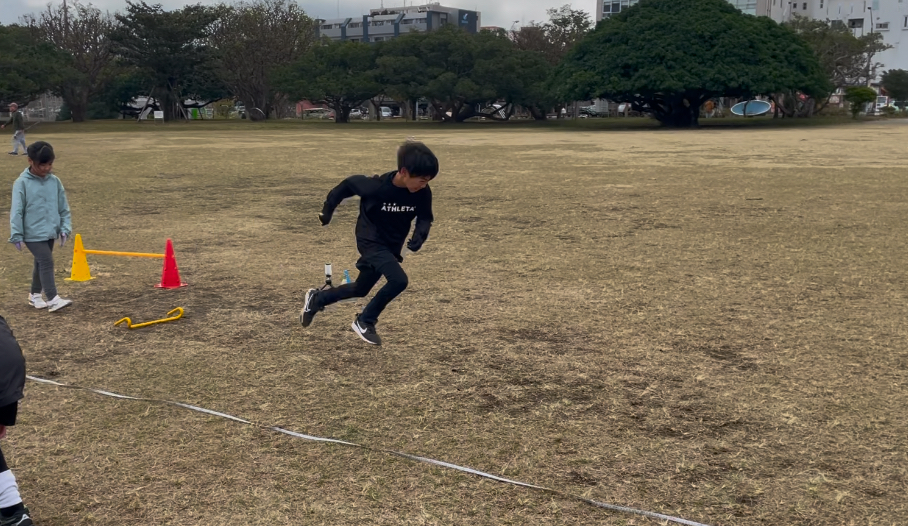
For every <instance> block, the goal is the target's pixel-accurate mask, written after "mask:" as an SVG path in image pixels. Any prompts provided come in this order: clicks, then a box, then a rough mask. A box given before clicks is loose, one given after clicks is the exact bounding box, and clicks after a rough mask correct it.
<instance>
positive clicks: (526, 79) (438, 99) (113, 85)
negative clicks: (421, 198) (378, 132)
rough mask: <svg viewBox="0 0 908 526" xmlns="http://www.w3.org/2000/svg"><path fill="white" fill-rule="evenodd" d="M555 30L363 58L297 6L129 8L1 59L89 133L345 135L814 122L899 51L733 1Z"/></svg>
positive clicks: (37, 36) (24, 28)
mask: <svg viewBox="0 0 908 526" xmlns="http://www.w3.org/2000/svg"><path fill="white" fill-rule="evenodd" d="M549 16H550V19H549V21H547V22H545V23H539V24H536V23H532V24H530V25H528V26H524V27H522V28H520V29H518V30H515V31H500V32H494V33H491V32H483V33H480V34H476V35H473V34H468V33H466V32H463V31H461V30H459V29H457V28H456V27H454V26H446V27H443V28H441V29H439V30H437V31H433V32H429V33H416V32H414V33H410V34H407V35H404V36H402V37H400V38H398V39H394V40H391V41H387V42H379V43H375V44H365V43H358V42H330V41H327V40H326V41H317V39H316V37H315V35H316V31H315V21H313V20H312V19H311V18H310V17H308V16H307V15H306V13H305V12H303V10H302V9H300V8H299V6H298V5H297V4H296V3H294V2H293V1H292V0H252V1H251V2H240V3H236V4H232V5H227V4H220V5H215V6H203V5H190V6H186V7H183V8H182V9H178V10H172V11H167V10H164V9H163V7H162V6H160V5H148V4H146V3H145V2H136V3H134V2H132V1H128V2H127V8H126V10H125V11H123V12H121V13H116V14H110V13H105V12H101V11H100V10H98V9H96V8H94V7H92V6H91V5H83V4H80V3H78V1H76V2H72V3H71V4H70V6H69V7H68V8H66V9H64V8H62V7H59V6H57V7H54V6H48V8H47V9H46V10H45V11H44V12H42V13H39V14H38V15H31V16H27V17H24V19H23V24H22V25H14V26H5V27H4V26H0V49H3V50H9V53H6V52H3V54H2V55H0V102H3V101H5V102H9V101H13V100H17V101H20V102H24V101H28V100H30V99H31V98H33V97H35V96H37V95H38V94H40V93H42V92H44V91H46V90H48V89H50V90H51V91H54V92H55V93H57V94H59V95H61V96H62V97H63V99H64V101H65V103H66V104H67V106H68V107H69V108H70V110H71V112H72V118H73V120H74V121H81V120H85V119H86V118H89V117H90V116H93V115H103V114H104V113H105V112H110V110H111V108H116V109H120V110H123V109H125V108H127V107H128V106H124V103H127V102H128V101H131V100H133V99H134V97H135V96H136V95H139V94H142V95H145V94H147V95H148V96H149V97H150V98H151V99H152V100H154V101H155V104H156V105H157V106H158V107H159V108H160V109H162V110H164V112H165V118H166V119H173V118H179V117H180V116H181V115H183V114H184V111H185V110H186V109H187V108H188V107H192V106H196V107H201V106H204V105H207V104H209V103H210V102H211V101H214V100H218V99H222V98H228V97H229V98H234V99H238V100H241V101H243V102H244V103H245V104H246V107H247V111H248V114H249V116H250V118H253V119H265V118H269V117H272V116H278V117H280V116H283V115H282V114H281V112H282V111H284V109H285V108H287V107H288V103H289V102H291V101H295V100H299V99H308V100H312V101H316V102H324V103H327V104H329V105H330V106H331V107H332V108H333V109H334V110H335V115H336V119H337V120H338V121H339V122H344V121H346V120H347V118H348V116H349V113H350V111H351V110H352V109H353V108H355V107H357V106H360V105H362V104H363V103H364V102H366V101H368V100H372V101H373V102H375V103H377V104H380V103H381V101H382V99H383V98H387V97H390V98H393V99H395V100H398V101H413V100H415V99H424V100H426V101H428V103H429V104H430V105H431V106H432V107H433V108H434V110H435V111H434V113H435V115H436V116H439V117H440V118H442V119H443V120H447V121H463V120H465V119H468V118H470V117H473V116H475V115H476V112H477V108H483V107H489V106H490V105H492V104H496V106H495V107H494V108H495V109H496V111H493V112H489V113H488V114H487V116H489V117H492V118H505V119H506V118H509V117H510V115H512V114H513V113H514V111H515V110H516V108H518V107H522V108H525V109H526V110H528V111H529V113H530V114H531V115H532V116H533V117H534V118H536V119H544V118H545V116H546V114H547V113H549V112H551V111H553V110H555V111H557V110H558V109H560V108H561V107H563V105H564V104H565V103H567V102H568V101H573V100H588V99H593V98H606V99H610V100H613V101H615V102H628V103H631V104H632V106H633V107H634V109H635V110H637V111H641V112H646V113H649V114H651V115H653V116H654V117H655V118H656V119H658V120H659V121H661V122H663V123H664V124H667V125H672V126H691V125H696V124H697V119H698V115H699V110H700V106H701V105H702V104H703V103H704V102H705V101H707V100H709V99H712V98H716V97H740V98H745V97H753V96H758V95H762V96H767V97H770V98H772V99H773V100H774V101H775V102H776V103H777V104H776V106H777V108H779V111H780V112H781V113H782V114H783V115H784V116H789V117H801V116H810V115H813V114H814V113H815V112H817V111H819V110H821V109H822V108H823V107H824V106H825V104H826V103H827V101H828V100H829V95H830V94H831V93H833V92H834V91H835V90H836V89H837V88H840V87H846V86H855V85H867V84H868V83H869V81H870V80H871V78H873V77H875V75H876V72H875V71H876V68H877V67H878V66H879V65H878V64H876V63H875V62H874V56H875V55H876V54H877V53H879V52H880V51H882V50H883V49H885V48H886V46H885V45H884V44H883V42H882V38H881V36H880V34H879V33H871V34H868V35H865V36H862V37H855V36H854V35H853V34H852V32H851V31H850V30H848V29H847V28H844V27H838V26H836V25H833V24H828V23H826V22H822V21H815V20H808V19H804V18H795V19H794V20H793V21H791V22H789V23H786V24H782V25H779V24H776V23H775V22H773V21H771V20H770V19H768V18H763V17H753V16H748V15H744V14H742V13H741V12H740V11H738V10H737V9H735V8H734V7H733V6H731V4H729V3H728V2H727V1H726V0H690V1H687V2H677V1H676V0H643V1H641V2H640V3H638V4H637V5H635V6H632V7H630V8H627V9H626V10H624V11H622V12H621V13H619V14H617V15H614V16H612V17H611V18H609V19H607V20H604V21H603V22H601V23H600V24H599V25H598V26H597V27H596V28H593V27H592V25H591V22H590V18H589V16H588V14H587V13H585V12H583V11H578V10H574V9H572V8H571V7H570V6H569V5H567V6H564V7H562V8H560V9H553V10H550V11H549ZM887 78H888V79H890V80H892V79H894V80H898V78H899V75H898V74H895V75H893V72H890V73H888V74H887V75H886V76H884V80H885V79H887ZM894 80H893V82H894ZM890 83H892V82H890ZM896 84H897V82H896ZM893 95H894V93H893ZM187 101H189V102H187ZM499 106H502V107H501V110H500V111H497V110H498V107H499Z"/></svg>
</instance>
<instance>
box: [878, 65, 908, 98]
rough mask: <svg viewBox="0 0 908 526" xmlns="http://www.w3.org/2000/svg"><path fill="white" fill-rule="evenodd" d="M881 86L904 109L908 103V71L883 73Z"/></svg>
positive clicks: (892, 70)
mask: <svg viewBox="0 0 908 526" xmlns="http://www.w3.org/2000/svg"><path fill="white" fill-rule="evenodd" d="M880 85H881V86H883V89H884V90H886V93H888V94H889V96H890V97H892V98H893V99H895V100H896V101H898V102H899V103H900V105H901V106H902V107H904V105H905V101H908V71H905V70H904V69H890V70H889V71H887V72H885V73H883V77H882V78H881V79H880Z"/></svg>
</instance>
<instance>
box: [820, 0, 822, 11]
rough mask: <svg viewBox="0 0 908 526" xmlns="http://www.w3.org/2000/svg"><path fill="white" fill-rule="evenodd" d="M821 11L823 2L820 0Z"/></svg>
mask: <svg viewBox="0 0 908 526" xmlns="http://www.w3.org/2000/svg"><path fill="white" fill-rule="evenodd" d="M820 9H823V0H820Z"/></svg>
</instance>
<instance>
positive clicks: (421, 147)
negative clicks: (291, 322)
mask: <svg viewBox="0 0 908 526" xmlns="http://www.w3.org/2000/svg"><path fill="white" fill-rule="evenodd" d="M436 175H438V158H437V157H435V154H434V153H432V150H430V149H429V148H428V147H427V146H426V145H425V144H423V143H421V142H407V143H406V144H404V145H403V146H401V147H400V148H398V150H397V170H394V171H391V172H388V173H386V174H384V175H374V176H372V177H367V176H365V175H354V176H351V177H348V178H347V179H344V180H343V181H342V182H341V183H340V184H339V185H337V187H335V188H334V189H333V190H331V192H330V193H329V194H328V198H327V199H326V200H325V205H324V208H323V209H322V212H321V213H320V214H319V215H318V218H319V221H320V222H321V224H322V226H327V225H328V224H329V223H330V222H331V218H332V216H333V215H334V210H335V209H336V208H337V206H338V205H339V204H340V202H341V201H343V200H344V199H347V198H348V197H353V196H355V195H356V196H359V197H360V205H359V218H358V219H357V220H356V248H357V250H358V251H359V254H360V258H359V260H358V261H357V262H356V268H357V270H359V275H358V276H357V277H356V281H354V282H353V283H349V284H346V285H341V286H340V287H337V288H332V289H328V290H322V291H319V290H316V289H309V290H308V291H307V292H306V302H305V305H304V306H303V309H302V310H301V311H300V323H302V325H303V327H308V326H309V325H310V324H311V323H312V319H313V318H314V317H315V315H316V313H318V312H319V311H321V310H323V309H324V308H325V307H327V306H328V305H331V304H333V303H337V302H338V301H343V300H345V299H349V298H362V297H365V296H366V295H367V294H369V291H370V290H372V287H374V286H375V284H376V283H378V280H379V279H380V278H381V277H382V276H384V277H385V279H386V280H387V283H386V284H385V285H384V286H383V287H382V288H381V289H379V291H378V293H376V294H375V297H374V298H372V300H371V301H370V302H369V303H368V304H367V305H366V307H365V308H364V309H363V311H362V313H360V314H359V315H358V316H357V317H356V319H354V320H353V324H352V328H353V332H355V333H356V334H357V335H359V337H360V338H362V339H363V340H364V341H366V342H367V343H370V344H372V345H381V338H379V336H378V334H377V333H376V331H375V324H376V323H378V317H379V315H380V314H381V313H382V311H383V310H384V309H385V307H386V306H387V305H388V303H390V302H391V301H392V300H393V299H394V298H396V297H397V296H398V295H400V293H401V292H403V291H404V290H405V289H406V288H407V285H408V284H409V279H408V278H407V274H406V273H405V272H404V269H403V268H402V267H401V265H400V264H401V263H403V260H404V258H403V256H402V255H401V251H402V250H403V248H404V242H405V241H406V239H407V234H409V233H410V227H411V225H412V224H413V219H414V218H415V219H416V228H415V229H414V231H413V237H411V238H410V241H409V242H407V249H408V250H409V251H411V252H417V251H418V250H419V249H420V248H422V245H423V243H425V241H426V239H428V237H429V229H430V228H431V226H432V221H433V220H434V219H435V218H434V216H433V215H432V190H431V189H430V188H429V181H431V180H432V179H434V178H435V176H436Z"/></svg>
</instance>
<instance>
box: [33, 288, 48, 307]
mask: <svg viewBox="0 0 908 526" xmlns="http://www.w3.org/2000/svg"><path fill="white" fill-rule="evenodd" d="M28 304H29V305H31V306H32V307H34V308H36V309H44V308H47V302H46V301H44V298H42V297H41V293H40V292H39V293H37V294H29V295H28Z"/></svg>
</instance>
